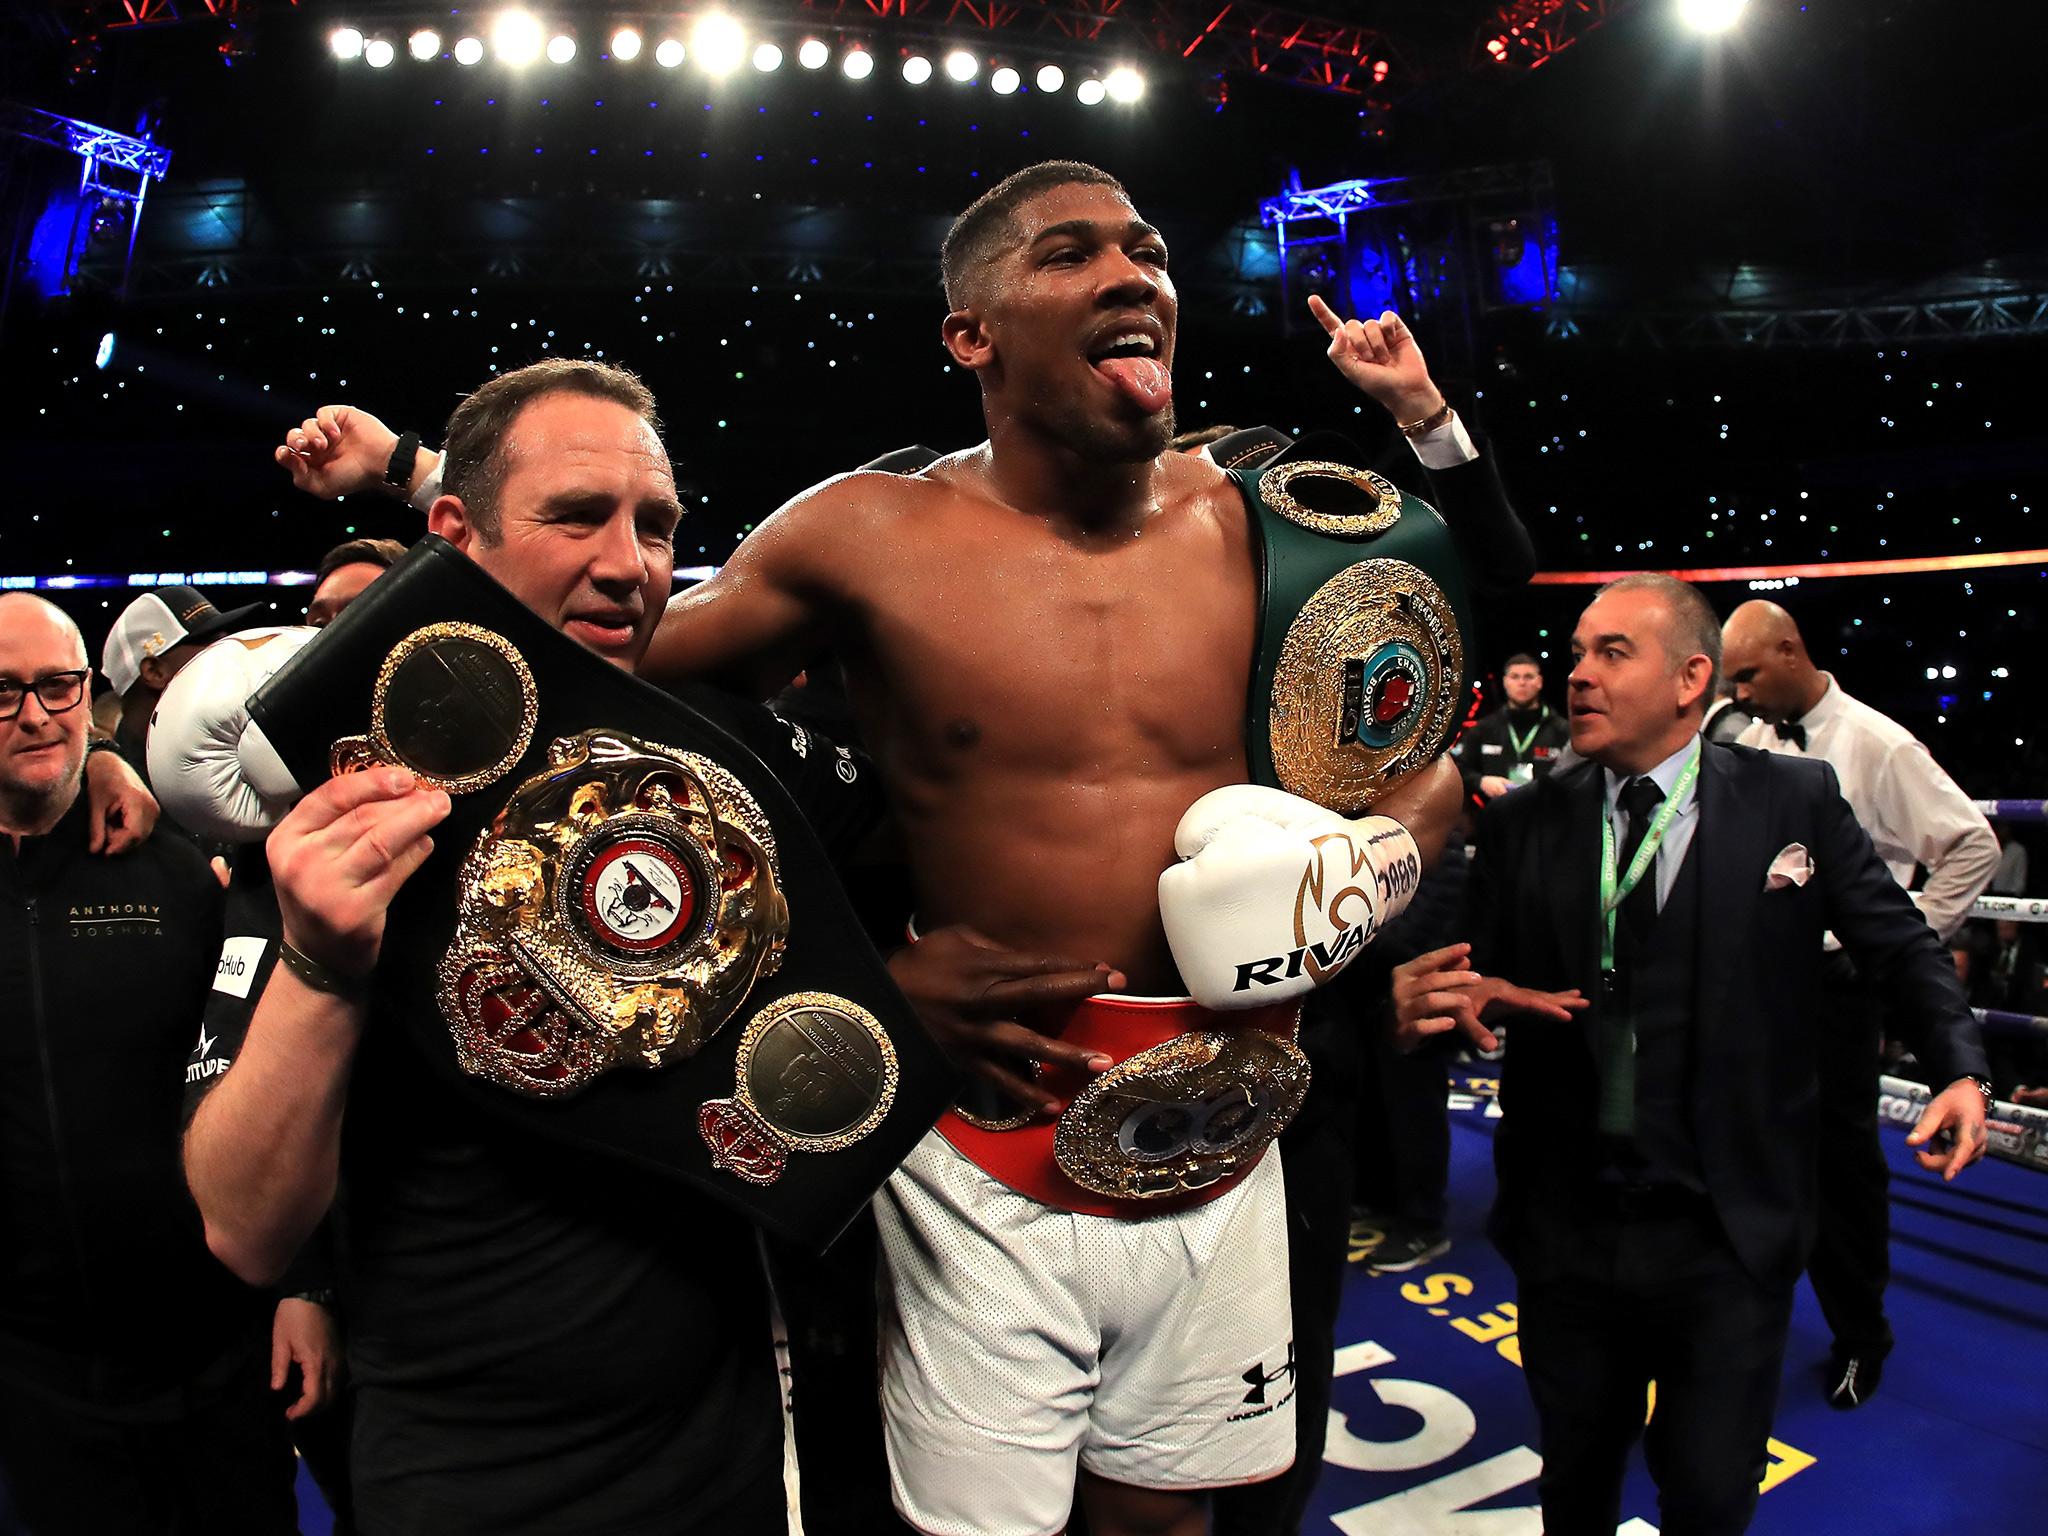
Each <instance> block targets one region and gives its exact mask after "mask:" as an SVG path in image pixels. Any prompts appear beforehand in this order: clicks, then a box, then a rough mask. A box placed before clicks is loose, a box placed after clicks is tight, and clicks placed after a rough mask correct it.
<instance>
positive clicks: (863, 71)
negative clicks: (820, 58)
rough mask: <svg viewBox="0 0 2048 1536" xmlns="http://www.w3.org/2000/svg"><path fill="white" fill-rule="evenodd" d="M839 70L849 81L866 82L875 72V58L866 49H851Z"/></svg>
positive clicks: (841, 62)
mask: <svg viewBox="0 0 2048 1536" xmlns="http://www.w3.org/2000/svg"><path fill="white" fill-rule="evenodd" d="M839 68H840V71H841V73H843V74H844V75H845V76H846V78H847V79H849V80H865V79H867V77H868V76H869V75H872V74H873V73H874V72H875V56H874V55H873V54H872V53H869V52H868V51H867V49H865V48H849V49H847V50H846V57H845V58H843V59H841V60H840V61H839Z"/></svg>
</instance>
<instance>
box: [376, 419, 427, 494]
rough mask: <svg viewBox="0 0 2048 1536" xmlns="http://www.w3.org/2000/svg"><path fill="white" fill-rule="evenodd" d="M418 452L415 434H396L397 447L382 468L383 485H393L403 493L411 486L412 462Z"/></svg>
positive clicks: (417, 435)
mask: <svg viewBox="0 0 2048 1536" xmlns="http://www.w3.org/2000/svg"><path fill="white" fill-rule="evenodd" d="M419 451H420V435H419V433H417V432H401V433H399V434H398V445H397V446H396V447H394V448H393V449H392V450H391V462H390V463H389V464H387V465H385V466H384V483H385V484H386V485H395V486H397V487H398V489H399V490H401V491H403V490H406V489H408V488H409V487H410V486H411V485H412V461H413V460H414V459H415V458H416V457H418V455H419Z"/></svg>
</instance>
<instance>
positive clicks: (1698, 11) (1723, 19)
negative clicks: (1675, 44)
mask: <svg viewBox="0 0 2048 1536" xmlns="http://www.w3.org/2000/svg"><path fill="white" fill-rule="evenodd" d="M1748 4H1749V0H1678V16H1679V19H1680V20H1681V21H1683V22H1684V23H1685V24H1686V25H1687V26H1688V27H1691V28H1692V29H1693V31H1695V32H1726V31H1727V30H1728V29H1729V28H1730V27H1732V26H1734V25H1735V23H1736V22H1738V21H1740V20H1742V12H1743V10H1744V9H1745V8H1746V7H1747V6H1748Z"/></svg>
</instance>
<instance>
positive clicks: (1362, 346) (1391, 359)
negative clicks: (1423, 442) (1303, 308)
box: [1308, 294, 1444, 422]
mask: <svg viewBox="0 0 2048 1536" xmlns="http://www.w3.org/2000/svg"><path fill="white" fill-rule="evenodd" d="M1308 309H1309V313H1310V314H1312V315H1314V316H1315V317H1316V323H1317V324H1318V325H1320V326H1321V327H1322V328H1323V330H1324V331H1325V333H1327V334H1328V336H1329V338H1330V353H1329V356H1330V361H1331V362H1332V363H1334V364H1335V365H1336V367H1337V371H1338V372H1339V373H1341V374H1343V375H1344V377H1345V378H1347V379H1349V380H1350V381H1351V383H1353V384H1354V385H1356V386H1357V387H1358V388H1359V389H1361V390H1363V391H1364V392H1365V393H1366V394H1368V395H1370V396H1372V398H1373V399H1375V400H1377V401H1378V402H1379V403H1380V404H1381V405H1383V406H1385V407H1386V408H1387V410H1388V411H1389V412H1390V413H1391V414H1392V416H1393V418H1394V419H1395V420H1396V421H1398V422H1409V421H1420V420H1422V419H1423V418H1424V417H1425V416H1428V415H1431V414H1432V413H1433V412H1435V410H1436V409H1437V407H1439V406H1441V405H1442V404H1443V403H1444V397H1443V395H1442V394H1441V393H1440V392H1439V391H1438V389H1437V387H1436V384H1435V382H1434V381H1433V380H1432V379H1431V378H1430V376H1429V364H1428V363H1426V362H1424V361H1423V357H1422V348H1421V347H1419V346H1418V345H1416V342H1415V334H1414V332H1412V331H1410V330H1409V329H1408V327H1407V325H1406V324H1405V323H1403V321H1402V319H1401V317H1400V316H1399V315H1397V314H1395V313H1394V312H1393V311H1392V310H1391V309H1390V310H1388V311H1386V312H1385V313H1384V314H1382V315H1381V316H1380V317H1379V319H1377V320H1340V319H1338V318H1337V312H1336V311H1335V310H1333V309H1331V308H1330V306H1329V305H1327V304H1325V303H1324V302H1323V301H1322V299H1321V298H1320V297H1319V296H1318V295H1316V294H1310V295H1309V298H1308Z"/></svg>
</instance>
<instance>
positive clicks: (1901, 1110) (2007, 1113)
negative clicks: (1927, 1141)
mask: <svg viewBox="0 0 2048 1536" xmlns="http://www.w3.org/2000/svg"><path fill="white" fill-rule="evenodd" d="M1933 1097H1934V1095H1933V1094H1932V1093H1931V1092H1930V1091H1929V1090H1928V1088H1927V1085H1926V1084H1924V1083H1915V1082H1910V1081H1908V1080H1907V1079H1905V1078H1903V1077H1892V1076H1890V1075H1889V1074H1887V1075H1885V1076H1883V1077H1880V1078H1879V1079H1878V1080H1877V1118H1878V1121H1879V1123H1881V1124H1883V1125H1888V1126H1890V1127H1892V1128H1893V1129H1894V1130H1899V1131H1909V1130H1911V1129H1912V1128H1913V1122H1914V1121H1916V1120H1918V1119H1919V1118H1920V1116H1921V1113H1922V1112H1923V1111H1924V1110H1925V1109H1926V1108H1927V1104H1928V1101H1929V1100H1930V1099H1932V1098H1933ZM1984 1131H1985V1140H1986V1141H1987V1142H1988V1143H1989V1145H1988V1146H1987V1147H1986V1148H1985V1152H1984V1155H1985V1156H1986V1157H1995V1158H1997V1159H1999V1161H2001V1162H2007V1163H2018V1164H2019V1165H2020V1166H2021V1167H2022V1168H2036V1169H2039V1170H2041V1171H2042V1172H2044V1173H2048V1110H2040V1109H2034V1108H2031V1107H2029V1106H2028V1105H2024V1104H2007V1103H2005V1102H2004V1101H2003V1100H2001V1101H1999V1102H1998V1103H1995V1104H1993V1105H1992V1106H1991V1114H1990V1116H1989V1117H1988V1118H1987V1119H1986V1120H1985V1122H1984Z"/></svg>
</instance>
